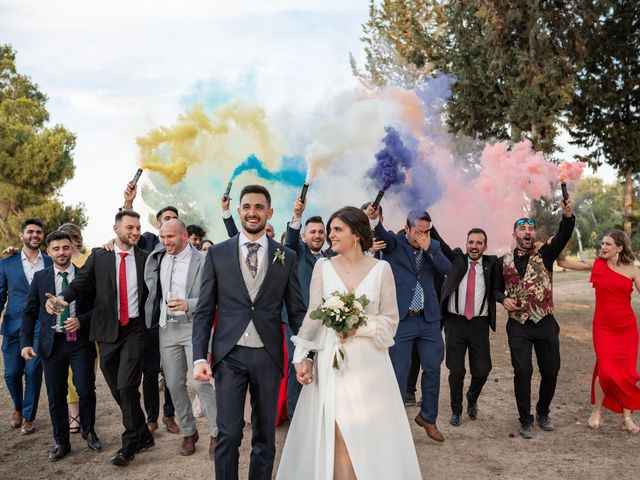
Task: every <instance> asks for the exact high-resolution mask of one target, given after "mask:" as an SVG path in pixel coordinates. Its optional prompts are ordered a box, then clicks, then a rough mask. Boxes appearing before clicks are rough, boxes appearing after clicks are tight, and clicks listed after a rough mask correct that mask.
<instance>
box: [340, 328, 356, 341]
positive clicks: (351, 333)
mask: <svg viewBox="0 0 640 480" xmlns="http://www.w3.org/2000/svg"><path fill="white" fill-rule="evenodd" d="M355 334H356V329H355V328H350V329H349V332H348V333H347V335H346V336H344V335H343V334H341V333H337V334H336V336H337V337H338V341H339V342H340V343H344V342H346V341H347V339H348V338H349V337H353V336H354V335H355Z"/></svg>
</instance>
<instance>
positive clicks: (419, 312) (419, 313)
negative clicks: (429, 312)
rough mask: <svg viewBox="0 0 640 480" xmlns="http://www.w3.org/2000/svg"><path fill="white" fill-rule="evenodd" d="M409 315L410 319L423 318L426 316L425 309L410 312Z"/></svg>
mask: <svg viewBox="0 0 640 480" xmlns="http://www.w3.org/2000/svg"><path fill="white" fill-rule="evenodd" d="M407 315H409V316H410V317H422V316H423V315H424V309H422V308H421V309H420V310H408V311H407Z"/></svg>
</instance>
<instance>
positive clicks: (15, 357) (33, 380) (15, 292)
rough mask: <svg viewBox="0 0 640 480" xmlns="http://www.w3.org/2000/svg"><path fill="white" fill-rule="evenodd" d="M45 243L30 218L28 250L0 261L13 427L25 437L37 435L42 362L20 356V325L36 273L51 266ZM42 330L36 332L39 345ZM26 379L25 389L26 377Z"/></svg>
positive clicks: (25, 228) (25, 235)
mask: <svg viewBox="0 0 640 480" xmlns="http://www.w3.org/2000/svg"><path fill="white" fill-rule="evenodd" d="M43 239H44V226H43V223H42V220H40V219H38V218H28V219H27V220H25V221H24V222H22V225H21V226H20V240H22V243H23V244H24V246H23V247H22V250H20V253H14V254H13V255H11V256H10V257H8V258H6V259H4V260H0V311H2V309H3V308H4V307H5V304H6V310H5V312H4V319H3V321H2V327H1V328H0V334H2V357H3V359H4V380H5V382H6V383H7V390H9V395H11V400H13V413H12V414H11V427H13V428H19V427H22V428H21V431H22V434H23V435H29V434H31V433H33V432H34V431H35V427H34V426H33V421H34V420H35V418H36V413H37V411H38V401H39V399H40V387H41V385H42V362H41V361H40V358H39V357H37V358H35V359H34V360H32V361H30V362H25V360H24V359H23V358H22V357H21V356H20V325H21V324H22V311H23V309H24V305H25V302H26V301H27V296H28V295H29V285H30V284H31V281H32V280H33V276H34V275H35V273H36V272H39V271H40V270H43V269H44V268H45V267H49V266H51V263H52V262H51V258H49V257H48V256H47V255H43V254H42V252H41V251H40V246H41V245H42V240H43ZM39 334H40V329H39V328H36V330H35V332H34V341H35V342H36V343H37V339H38V335H39ZM23 375H24V380H25V384H24V388H23V386H22V377H23Z"/></svg>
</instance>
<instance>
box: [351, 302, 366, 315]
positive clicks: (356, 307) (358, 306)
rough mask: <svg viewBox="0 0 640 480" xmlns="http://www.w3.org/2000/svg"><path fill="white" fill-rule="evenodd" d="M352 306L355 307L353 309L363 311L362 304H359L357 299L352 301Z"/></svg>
mask: <svg viewBox="0 0 640 480" xmlns="http://www.w3.org/2000/svg"><path fill="white" fill-rule="evenodd" d="M353 308H355V309H356V310H357V311H359V312H362V311H364V307H363V306H362V304H361V303H360V302H359V301H357V300H354V302H353Z"/></svg>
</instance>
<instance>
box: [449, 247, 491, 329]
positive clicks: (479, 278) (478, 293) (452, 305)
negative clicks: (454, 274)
mask: <svg viewBox="0 0 640 480" xmlns="http://www.w3.org/2000/svg"><path fill="white" fill-rule="evenodd" d="M472 261H473V260H471V259H470V258H469V257H467V272H466V273H465V274H464V277H462V280H460V284H459V285H458V310H457V312H456V293H455V291H454V292H453V293H452V294H451V296H450V297H449V305H448V307H447V308H448V310H449V312H451V313H456V314H458V315H464V307H465V300H466V298H467V279H468V277H469V268H470V267H471V262H472ZM476 261H477V262H478V263H477V264H476V290H475V299H474V307H475V311H474V313H473V315H474V316H475V317H486V316H487V315H489V301H488V300H487V301H486V302H484V308H483V309H482V312H480V307H481V306H482V301H483V300H484V297H485V293H486V286H485V284H484V268H483V266H482V257H480V258H479V259H478V260H476Z"/></svg>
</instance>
